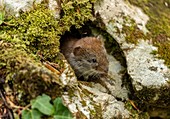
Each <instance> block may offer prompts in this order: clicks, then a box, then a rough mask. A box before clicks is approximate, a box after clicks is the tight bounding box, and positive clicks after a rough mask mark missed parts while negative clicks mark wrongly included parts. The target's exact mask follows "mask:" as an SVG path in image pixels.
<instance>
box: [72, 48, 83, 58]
mask: <svg viewBox="0 0 170 119" xmlns="http://www.w3.org/2000/svg"><path fill="white" fill-rule="evenodd" d="M82 53H83V48H82V47H81V46H77V47H75V48H74V49H73V54H74V55H75V56H78V55H82Z"/></svg>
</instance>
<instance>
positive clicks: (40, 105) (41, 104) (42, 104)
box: [31, 94, 55, 115]
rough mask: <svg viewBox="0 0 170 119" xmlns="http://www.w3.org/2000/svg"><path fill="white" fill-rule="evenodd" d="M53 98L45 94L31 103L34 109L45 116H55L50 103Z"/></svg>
mask: <svg viewBox="0 0 170 119" xmlns="http://www.w3.org/2000/svg"><path fill="white" fill-rule="evenodd" d="M50 100H51V98H50V97H49V96H48V95H45V94H43V95H42V96H38V97H37V98H36V99H35V100H32V101H31V107H32V109H37V110H39V111H40V112H41V113H43V114H45V115H53V114H54V111H55V109H54V107H53V105H52V104H51V103H50Z"/></svg>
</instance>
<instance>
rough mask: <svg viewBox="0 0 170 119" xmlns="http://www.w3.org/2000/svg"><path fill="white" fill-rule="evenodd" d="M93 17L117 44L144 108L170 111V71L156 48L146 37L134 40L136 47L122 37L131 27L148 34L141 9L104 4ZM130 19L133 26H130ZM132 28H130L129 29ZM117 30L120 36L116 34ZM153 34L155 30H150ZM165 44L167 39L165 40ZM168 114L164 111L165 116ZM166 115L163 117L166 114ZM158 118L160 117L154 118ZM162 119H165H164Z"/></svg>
mask: <svg viewBox="0 0 170 119" xmlns="http://www.w3.org/2000/svg"><path fill="white" fill-rule="evenodd" d="M94 8H95V13H96V14H99V15H100V17H101V19H102V21H103V23H104V24H105V26H106V31H107V32H108V33H109V34H110V35H111V36H112V37H113V38H114V39H115V40H116V41H117V42H118V44H119V45H120V48H121V50H123V53H124V55H125V58H126V62H127V71H128V74H129V76H130V77H131V82H132V87H133V90H134V91H135V92H134V94H135V95H136V96H137V97H138V98H139V99H140V100H141V101H142V102H145V103H146V104H147V105H151V106H154V108H157V109H159V107H161V108H165V110H167V109H169V107H170V97H169V95H170V90H169V83H168V82H169V80H170V77H169V75H170V69H169V68H168V67H167V65H165V62H164V60H163V59H158V58H157V57H158V56H159V55H156V56H155V55H154V54H153V53H152V52H153V51H157V50H158V48H157V47H155V46H153V45H154V44H153V42H152V41H151V39H150V38H149V37H148V39H144V38H138V39H137V38H136V39H135V40H136V41H135V42H137V43H135V44H132V43H129V42H127V40H126V38H127V34H130V32H129V33H127V34H124V31H123V30H124V29H123V27H124V26H133V25H134V24H133V23H135V24H136V26H137V29H140V31H141V32H143V34H146V33H147V32H152V31H149V30H148V29H147V28H146V24H147V22H148V20H149V17H150V16H147V15H146V14H144V13H143V12H142V9H140V8H138V7H134V6H132V5H131V4H129V2H127V1H126V2H125V1H123V0H103V1H100V2H97V3H96V4H95V7H94ZM129 19H131V20H132V21H133V22H131V23H130V22H129ZM130 28H131V27H129V29H130ZM117 29H118V30H119V32H117ZM153 30H154V29H153ZM167 40H168V38H167ZM165 112H166V113H168V111H164V113H165ZM165 115H166V114H165ZM157 116H159V115H157ZM163 118H167V117H166V116H165V117H163Z"/></svg>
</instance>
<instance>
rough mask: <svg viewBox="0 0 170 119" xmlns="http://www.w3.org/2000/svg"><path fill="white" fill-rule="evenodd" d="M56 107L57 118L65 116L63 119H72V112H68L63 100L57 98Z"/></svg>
mask: <svg viewBox="0 0 170 119" xmlns="http://www.w3.org/2000/svg"><path fill="white" fill-rule="evenodd" d="M53 103H54V107H55V110H56V112H55V114H56V116H59V115H60V116H63V118H64V119H65V117H69V118H70V117H72V114H71V113H70V111H69V110H68V108H67V107H65V106H64V105H63V103H62V99H61V98H56V99H55V100H54V101H53Z"/></svg>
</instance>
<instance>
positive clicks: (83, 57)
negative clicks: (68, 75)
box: [72, 37, 108, 80]
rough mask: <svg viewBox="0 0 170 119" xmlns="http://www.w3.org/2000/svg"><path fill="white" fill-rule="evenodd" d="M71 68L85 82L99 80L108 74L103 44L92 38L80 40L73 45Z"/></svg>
mask: <svg viewBox="0 0 170 119" xmlns="http://www.w3.org/2000/svg"><path fill="white" fill-rule="evenodd" d="M72 56H73V57H74V58H73V59H74V61H72V65H73V66H72V67H73V68H74V70H75V72H76V75H77V76H78V77H83V78H84V79H85V80H88V79H89V78H90V79H94V78H99V77H101V76H104V75H106V74H107V72H108V60H107V57H106V51H105V49H104V46H103V43H102V42H101V41H100V40H99V39H97V38H94V37H86V38H83V39H80V40H79V41H77V42H76V44H75V45H74V49H73V53H72Z"/></svg>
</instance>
